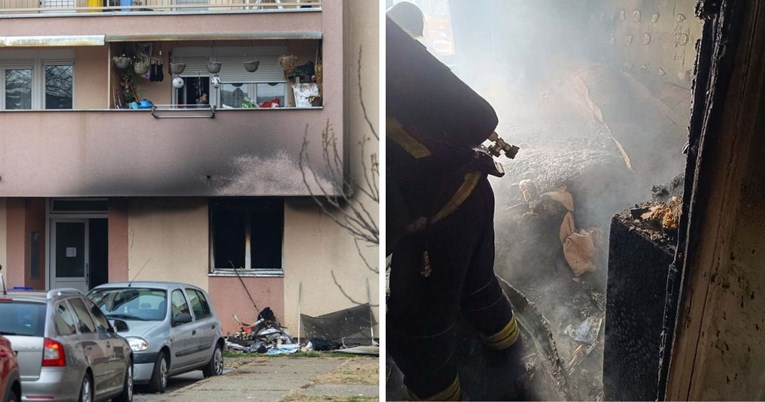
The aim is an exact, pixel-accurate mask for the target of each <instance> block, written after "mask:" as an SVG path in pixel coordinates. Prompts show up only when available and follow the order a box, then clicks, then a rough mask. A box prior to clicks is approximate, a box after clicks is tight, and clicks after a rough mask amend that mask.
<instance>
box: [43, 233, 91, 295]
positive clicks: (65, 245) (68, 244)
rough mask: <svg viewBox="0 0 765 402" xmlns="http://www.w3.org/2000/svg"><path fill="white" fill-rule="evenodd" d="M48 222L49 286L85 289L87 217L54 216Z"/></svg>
mask: <svg viewBox="0 0 765 402" xmlns="http://www.w3.org/2000/svg"><path fill="white" fill-rule="evenodd" d="M51 225H52V236H51V239H52V244H51V251H52V253H51V263H52V267H51V268H52V273H53V281H52V283H51V289H55V288H75V289H79V290H81V291H83V292H87V291H88V289H89V283H88V282H89V276H90V272H89V271H90V269H89V268H90V267H89V263H90V261H89V257H88V256H89V250H88V243H89V242H88V235H89V233H88V220H87V219H54V220H52V221H51Z"/></svg>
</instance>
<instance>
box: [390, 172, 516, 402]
mask: <svg viewBox="0 0 765 402" xmlns="http://www.w3.org/2000/svg"><path fill="white" fill-rule="evenodd" d="M493 219H494V193H493V191H492V189H491V185H490V184H489V182H488V180H487V178H486V176H483V177H482V178H481V179H480V180H479V182H478V184H477V185H476V187H475V188H474V189H473V191H472V192H471V193H470V195H469V196H468V197H467V199H465V201H464V202H463V203H462V204H461V205H460V207H459V208H458V209H457V210H456V211H454V212H453V213H452V214H450V215H449V216H447V217H446V218H444V219H442V220H441V221H439V222H437V223H435V224H433V225H431V226H430V227H429V228H427V229H426V230H423V231H420V232H417V233H415V234H411V235H409V236H408V237H407V238H405V239H403V240H402V241H401V242H400V244H399V245H398V246H397V247H396V249H395V250H393V253H392V260H391V276H390V298H389V300H388V311H387V328H388V329H387V336H388V342H389V351H390V354H391V356H392V357H393V359H394V361H395V362H396V365H397V366H398V367H399V369H400V370H401V372H402V373H403V374H404V384H405V385H406V387H407V389H408V390H409V392H410V396H411V397H412V398H417V399H423V400H424V399H441V400H450V399H458V398H460V394H461V391H460V384H459V378H458V375H457V372H458V367H457V364H456V362H455V346H456V345H455V343H456V332H455V325H456V322H457V319H458V317H459V315H460V314H463V315H464V316H465V317H466V318H467V319H468V320H469V321H470V322H471V323H472V324H473V325H474V326H475V327H476V328H477V329H478V331H479V332H480V333H481V334H482V335H483V336H484V341H485V342H486V343H487V345H488V346H489V347H492V348H494V349H498V350H502V349H506V348H508V347H509V346H511V345H512V344H513V343H514V342H515V340H516V339H517V337H518V333H519V330H518V328H517V322H516V320H515V318H514V317H513V313H512V310H511V308H510V304H509V302H508V301H507V298H506V297H505V296H504V293H503V292H502V289H501V288H500V286H499V283H498V282H497V279H496V277H495V276H494V222H493ZM426 251H427V257H428V259H429V265H430V270H429V271H428V270H427V269H426V268H425V263H424V255H425V252H426ZM426 271H427V272H426Z"/></svg>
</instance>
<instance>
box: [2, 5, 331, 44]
mask: <svg viewBox="0 0 765 402" xmlns="http://www.w3.org/2000/svg"><path fill="white" fill-rule="evenodd" d="M120 1H121V2H122V4H121V5H119V4H115V3H114V2H120ZM256 1H259V0H0V48H2V47H6V48H7V47H12V46H15V47H22V46H30V45H29V44H28V43H27V42H29V41H30V40H32V41H33V43H32V44H31V46H35V47H45V46H55V44H52V43H53V41H54V40H59V41H60V40H62V38H64V39H66V38H70V39H76V38H77V37H79V36H83V35H89V36H93V35H95V34H94V33H98V35H100V36H103V40H104V41H106V42H121V41H137V40H141V41H177V40H204V39H208V38H210V39H214V38H218V39H225V40H234V39H241V40H251V39H277V38H280V39H295V38H301V37H302V38H306V37H311V38H315V37H316V36H317V35H318V36H320V35H322V34H325V33H326V32H327V31H332V30H335V29H338V30H339V31H338V32H339V33H342V25H343V24H342V4H341V3H339V2H337V3H333V2H329V3H326V4H324V3H323V2H321V1H314V2H310V3H308V2H307V0H300V1H299V2H298V1H290V2H286V1H282V2H281V3H273V2H271V3H264V2H261V3H258V2H256ZM49 2H51V4H54V3H55V5H56V7H53V6H47V5H48V4H49ZM94 3H97V4H94ZM89 4H91V5H90V6H89ZM325 27H326V29H325ZM30 38H31V39H30ZM58 46H63V45H61V44H59V45H58ZM75 46H76V44H75Z"/></svg>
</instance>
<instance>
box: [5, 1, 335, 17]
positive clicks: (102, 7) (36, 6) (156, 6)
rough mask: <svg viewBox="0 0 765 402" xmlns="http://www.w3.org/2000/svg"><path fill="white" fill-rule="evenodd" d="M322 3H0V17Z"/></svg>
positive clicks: (302, 7)
mask: <svg viewBox="0 0 765 402" xmlns="http://www.w3.org/2000/svg"><path fill="white" fill-rule="evenodd" d="M321 8H322V0H291V1H280V0H270V1H268V0H0V16H2V15H24V14H62V13H63V14H90V15H92V14H93V13H124V12H128V13H133V12H134V13H145V12H152V11H154V12H168V13H181V12H195V13H198V12H200V11H203V12H204V11H206V12H215V13H218V12H254V13H257V12H295V11H320V10H321Z"/></svg>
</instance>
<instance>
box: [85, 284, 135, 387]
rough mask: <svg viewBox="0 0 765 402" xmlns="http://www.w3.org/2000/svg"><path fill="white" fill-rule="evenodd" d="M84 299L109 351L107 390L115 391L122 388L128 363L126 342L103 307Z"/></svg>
mask: <svg viewBox="0 0 765 402" xmlns="http://www.w3.org/2000/svg"><path fill="white" fill-rule="evenodd" d="M82 300H83V302H84V303H85V306H86V307H87V308H88V311H90V315H91V316H93V320H94V321H95V323H96V332H97V333H98V338H99V342H101V343H103V344H104V347H105V350H106V352H107V353H108V356H107V359H108V363H107V367H108V371H107V373H106V374H105V378H104V384H105V391H106V392H109V393H111V392H115V391H117V390H119V389H122V385H123V380H124V378H125V376H124V374H125V369H126V367H127V364H128V360H127V359H128V357H127V355H126V351H125V348H124V343H123V342H121V340H119V339H117V338H118V335H116V334H115V333H114V330H113V329H112V327H111V325H110V324H109V319H107V318H106V316H105V315H104V313H103V312H101V309H99V308H98V306H96V305H95V304H94V303H93V302H92V301H91V300H90V299H88V298H83V299H82Z"/></svg>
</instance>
